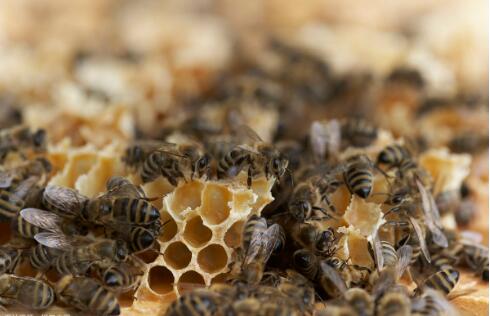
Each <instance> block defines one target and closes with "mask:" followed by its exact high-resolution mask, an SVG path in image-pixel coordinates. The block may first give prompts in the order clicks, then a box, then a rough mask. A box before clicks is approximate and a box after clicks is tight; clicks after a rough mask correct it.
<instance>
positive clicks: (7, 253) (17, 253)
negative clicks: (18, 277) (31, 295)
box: [0, 244, 23, 275]
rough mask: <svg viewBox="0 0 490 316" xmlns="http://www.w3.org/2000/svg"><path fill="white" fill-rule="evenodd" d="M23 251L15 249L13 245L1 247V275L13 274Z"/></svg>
mask: <svg viewBox="0 0 490 316" xmlns="http://www.w3.org/2000/svg"><path fill="white" fill-rule="evenodd" d="M22 254H23V249H19V248H16V247H13V246H11V245H8V244H7V245H2V246H0V275H2V274H5V273H13V272H14V270H15V268H16V267H17V265H18V263H19V261H20V259H21V256H22Z"/></svg>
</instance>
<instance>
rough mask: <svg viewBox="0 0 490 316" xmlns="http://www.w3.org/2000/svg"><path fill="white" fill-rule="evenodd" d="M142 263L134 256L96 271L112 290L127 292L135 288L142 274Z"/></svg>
mask: <svg viewBox="0 0 490 316" xmlns="http://www.w3.org/2000/svg"><path fill="white" fill-rule="evenodd" d="M143 266H144V264H143V263H142V262H141V261H140V260H139V259H138V258H136V257H130V260H128V261H127V262H121V263H119V264H117V265H111V266H109V267H107V268H105V269H101V270H99V271H98V273H99V275H100V278H101V280H102V281H103V283H104V284H105V286H107V287H108V288H109V289H110V290H111V291H113V292H118V293H120V292H127V291H130V290H132V289H134V288H136V287H137V286H138V285H139V283H140V281H141V277H142V276H143V274H144V271H143Z"/></svg>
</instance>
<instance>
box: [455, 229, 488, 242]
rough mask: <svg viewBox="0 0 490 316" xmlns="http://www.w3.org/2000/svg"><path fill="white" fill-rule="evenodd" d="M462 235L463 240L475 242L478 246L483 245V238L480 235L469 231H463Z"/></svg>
mask: <svg viewBox="0 0 490 316" xmlns="http://www.w3.org/2000/svg"><path fill="white" fill-rule="evenodd" d="M460 235H461V238H462V239H463V240H466V241H469V242H474V243H477V244H479V243H481V242H482V240H483V237H482V235H481V234H480V233H477V232H473V231H469V230H463V231H461V232H460Z"/></svg>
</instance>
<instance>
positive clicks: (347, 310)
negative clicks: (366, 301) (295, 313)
mask: <svg viewBox="0 0 490 316" xmlns="http://www.w3.org/2000/svg"><path fill="white" fill-rule="evenodd" d="M315 315H318V316H357V315H358V314H357V312H356V311H355V310H354V309H353V308H351V307H350V306H337V305H334V304H327V306H325V307H324V308H322V309H320V310H319V311H318V312H317V313H316V314H315Z"/></svg>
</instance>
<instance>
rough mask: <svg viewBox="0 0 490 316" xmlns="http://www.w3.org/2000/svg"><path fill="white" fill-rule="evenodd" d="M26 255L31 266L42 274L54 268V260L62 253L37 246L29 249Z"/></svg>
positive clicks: (40, 245)
mask: <svg viewBox="0 0 490 316" xmlns="http://www.w3.org/2000/svg"><path fill="white" fill-rule="evenodd" d="M26 254H27V258H28V259H29V263H30V264H31V266H32V267H33V268H34V269H35V270H36V271H38V272H40V273H43V272H45V271H47V270H49V269H50V268H51V267H53V266H54V263H55V261H56V259H57V258H58V257H59V256H60V255H61V254H62V251H61V250H59V249H55V248H50V247H46V246H44V245H42V244H37V245H36V246H34V247H32V248H30V249H29V250H28V251H27V253H26Z"/></svg>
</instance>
